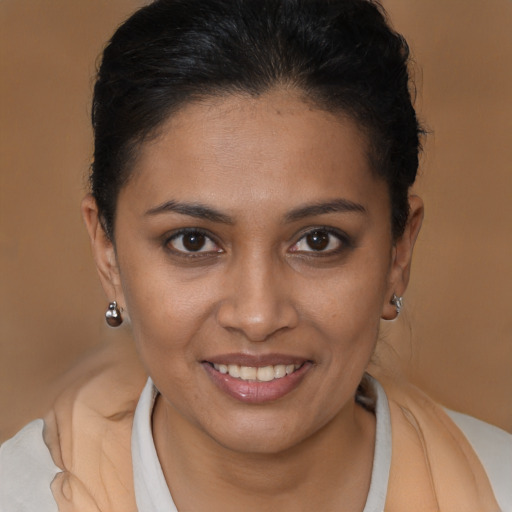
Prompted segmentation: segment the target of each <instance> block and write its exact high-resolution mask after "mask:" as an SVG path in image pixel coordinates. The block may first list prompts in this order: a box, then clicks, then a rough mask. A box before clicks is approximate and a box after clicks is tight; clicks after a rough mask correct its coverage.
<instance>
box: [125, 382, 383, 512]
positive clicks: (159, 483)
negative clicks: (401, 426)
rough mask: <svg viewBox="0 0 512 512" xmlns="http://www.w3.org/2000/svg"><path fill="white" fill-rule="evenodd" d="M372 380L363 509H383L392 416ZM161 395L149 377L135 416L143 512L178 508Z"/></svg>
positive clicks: (138, 486) (135, 458)
mask: <svg viewBox="0 0 512 512" xmlns="http://www.w3.org/2000/svg"><path fill="white" fill-rule="evenodd" d="M369 380H370V383H371V385H372V387H373V390H374V392H375V396H376V406H375V416H376V419H377V425H376V439H375V451H374V457H373V468H372V477H371V483H370V490H369V492H368V498H367V500H366V505H365V507H364V510H363V512H382V511H383V510H384V504H385V501H386V493H387V488H388V480H389V469H390V466H391V420H390V416H389V405H388V399H387V397H386V393H385V392H384V390H383V389H382V386H381V385H380V384H379V383H378V382H377V381H376V380H375V379H374V378H372V377H370V379H369ZM157 396H158V390H157V389H156V388H155V386H154V385H153V382H152V380H151V379H148V381H147V383H146V386H145V387H144V390H143V391H142V394H141V396H140V399H139V403H138V404H137V409H136V410H135V416H134V420H133V431H132V458H133V476H134V484H135V498H136V501H137V508H138V510H139V512H178V509H177V508H176V505H175V504H174V502H173V500H172V497H171V493H170V491H169V488H168V487H167V483H166V481H165V478H164V474H163V471H162V467H161V465H160V461H159V460H158V455H157V453H156V448H155V443H154V441H153V434H152V428H151V417H152V413H153V407H154V405H155V399H156V397H157Z"/></svg>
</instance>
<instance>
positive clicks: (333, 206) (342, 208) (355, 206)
mask: <svg viewBox="0 0 512 512" xmlns="http://www.w3.org/2000/svg"><path fill="white" fill-rule="evenodd" d="M351 212H354V213H363V214H364V213H366V208H365V207H364V206H363V205H362V204H359V203H354V202H353V201H349V200H348V199H334V200H332V201H328V202H325V203H312V204H309V205H306V206H301V207H300V208H297V209H296V210H292V211H291V212H288V213H287V214H286V216H285V220H286V221H287V222H294V221H297V220H301V219H304V218H306V217H315V216H317V215H324V214H326V213H351Z"/></svg>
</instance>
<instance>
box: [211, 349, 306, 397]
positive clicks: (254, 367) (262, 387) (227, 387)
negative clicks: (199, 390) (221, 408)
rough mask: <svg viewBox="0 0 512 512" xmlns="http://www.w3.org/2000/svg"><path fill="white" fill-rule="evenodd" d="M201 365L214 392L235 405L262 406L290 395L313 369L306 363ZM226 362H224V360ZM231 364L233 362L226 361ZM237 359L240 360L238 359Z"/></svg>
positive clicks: (258, 362)
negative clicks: (217, 392) (214, 387)
mask: <svg viewBox="0 0 512 512" xmlns="http://www.w3.org/2000/svg"><path fill="white" fill-rule="evenodd" d="M219 359H220V358H216V360H215V361H203V362H202V366H203V368H204V369H205V371H206V373H207V374H208V376H209V377H210V379H211V380H212V381H213V383H214V384H215V385H216V387H217V388H218V389H220V390H221V391H223V392H224V393H225V394H227V395H228V396H230V397H231V398H235V399H236V400H237V401H241V402H244V403H250V404H262V403H265V402H272V401H275V400H278V399H280V398H283V397H284V396H286V395H288V394H289V393H291V392H292V391H294V390H295V389H296V388H297V387H298V386H299V384H300V383H301V382H302V380H303V379H304V377H305V376H306V374H307V373H308V372H309V371H310V370H311V368H313V363H312V362H311V361H308V360H293V361H292V360H289V358H288V360H287V361H279V362H277V364H272V362H271V361H269V360H268V359H276V357H275V356H272V357H270V358H266V359H267V360H266V361H265V359H258V360H257V361H250V362H249V361H246V359H247V358H245V357H242V358H241V359H243V361H240V360H239V361H237V362H234V361H227V360H224V361H223V362H222V360H219ZM226 359H227V358H226ZM230 359H231V360H232V359H233V358H230ZM235 359H236V358H235ZM238 359H240V358H238ZM251 363H252V364H251Z"/></svg>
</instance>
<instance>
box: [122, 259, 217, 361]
mask: <svg viewBox="0 0 512 512" xmlns="http://www.w3.org/2000/svg"><path fill="white" fill-rule="evenodd" d="M122 268H124V272H122V273H121V280H122V286H123V293H124V299H125V302H126V307H127V310H128V312H129V314H130V319H131V324H132V330H133V335H134V338H135V341H136V343H137V345H138V346H139V349H141V350H144V349H147V350H156V351H158V352H160V353H164V352H165V353H169V352H173V351H178V350H182V349H183V348H184V347H185V346H186V345H187V344H188V343H189V341H190V340H191V339H192V338H193V337H194V335H195V334H196V333H197V331H198V330H199V329H201V328H202V326H203V325H204V324H205V323H207V322H208V319H209V318H210V317H211V312H212V309H213V308H214V305H215V303H216V302H217V300H218V290H220V289H221V288H222V287H221V286H220V283H218V282H217V281H218V277H217V276H215V275H207V276H204V277H203V278H195V279H187V278H185V277H184V276H183V273H181V275H180V272H179V271H178V272H177V271H176V270H174V269H170V268H169V267H168V266H166V265H161V266H157V265H153V266H151V270H150V271H149V270H148V271H143V272H141V268H144V267H141V266H137V265H136V263H132V262H131V261H130V262H128V261H127V262H125V266H124V267H122Z"/></svg>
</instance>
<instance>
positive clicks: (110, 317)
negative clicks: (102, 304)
mask: <svg viewBox="0 0 512 512" xmlns="http://www.w3.org/2000/svg"><path fill="white" fill-rule="evenodd" d="M121 311H123V308H119V307H118V305H117V302H116V301H115V300H114V301H113V302H110V303H109V305H108V309H107V311H106V312H105V320H106V321H107V324H108V325H110V327H119V326H120V325H121V324H122V323H123V317H122V315H121Z"/></svg>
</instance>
